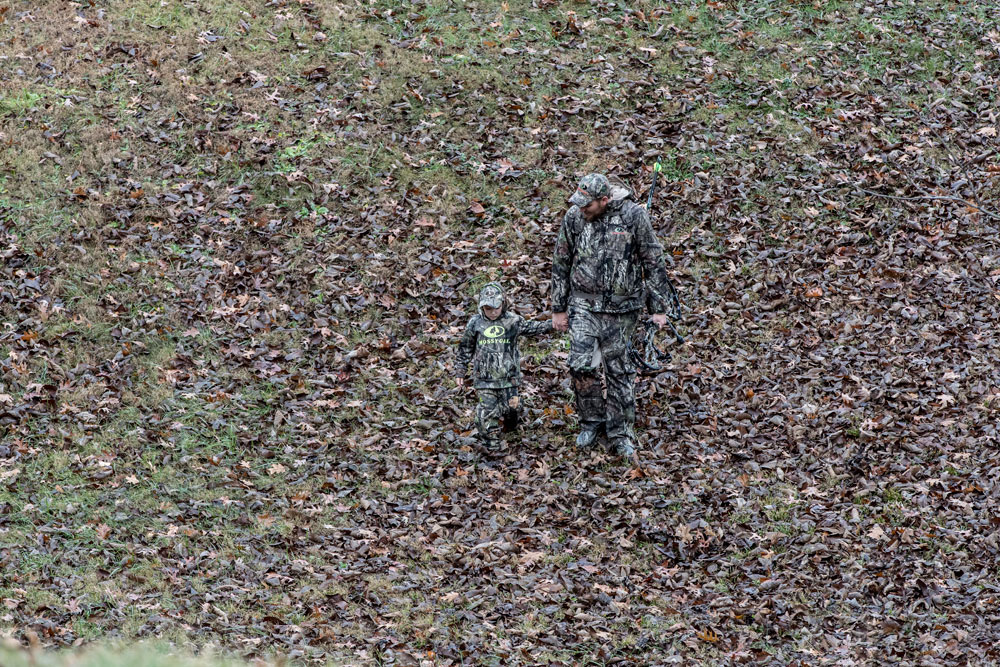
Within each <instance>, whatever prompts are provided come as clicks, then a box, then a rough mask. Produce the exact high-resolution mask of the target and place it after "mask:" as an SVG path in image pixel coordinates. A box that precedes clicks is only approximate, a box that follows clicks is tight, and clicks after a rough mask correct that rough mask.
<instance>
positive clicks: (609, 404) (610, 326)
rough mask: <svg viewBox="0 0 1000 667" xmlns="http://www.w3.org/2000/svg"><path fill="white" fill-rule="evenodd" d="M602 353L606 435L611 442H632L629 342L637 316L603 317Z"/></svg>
mask: <svg viewBox="0 0 1000 667" xmlns="http://www.w3.org/2000/svg"><path fill="white" fill-rule="evenodd" d="M602 317H603V318H604V319H605V326H604V327H603V333H604V334H605V335H604V336H603V337H602V341H601V343H602V352H603V356H604V374H605V379H606V381H607V386H608V392H607V393H608V395H607V401H606V415H607V432H608V438H609V439H610V440H612V441H615V440H620V439H623V438H624V439H628V440H630V441H634V440H635V430H634V428H635V374H636V369H635V368H634V367H633V365H632V361H631V360H630V359H629V356H628V341H629V340H630V339H631V338H632V334H633V333H634V332H635V325H636V320H637V319H638V318H637V316H636V313H624V314H620V315H610V314H609V315H604V316H602Z"/></svg>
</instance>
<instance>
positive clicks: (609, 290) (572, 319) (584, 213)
mask: <svg viewBox="0 0 1000 667" xmlns="http://www.w3.org/2000/svg"><path fill="white" fill-rule="evenodd" d="M569 203H570V204H572V207H571V208H570V209H569V211H567V213H566V215H565V217H564V218H563V222H562V227H561V228H560V230H559V238H558V240H557V241H556V249H555V254H554V257H553V259H552V326H553V327H554V328H555V329H556V330H557V331H566V330H567V329H569V332H570V350H569V372H570V376H571V377H572V381H573V391H574V393H575V395H576V411H577V415H578V416H579V419H580V434H579V435H578V436H577V439H576V444H577V446H578V447H584V448H585V447H590V446H591V445H592V444H593V443H594V440H595V439H596V437H597V434H598V432H599V431H600V430H601V429H602V428H603V429H604V430H605V432H606V434H607V436H608V439H609V440H610V442H611V444H612V446H613V447H614V449H615V451H616V452H617V453H618V454H619V455H621V456H623V457H626V458H629V459H634V458H635V432H634V428H633V427H634V424H635V373H636V369H635V368H634V367H633V366H632V364H631V361H630V359H629V355H628V353H627V347H626V346H627V343H628V341H629V340H630V339H631V337H632V333H633V332H634V331H635V326H636V321H637V320H638V317H639V313H640V312H641V310H642V308H643V306H645V307H646V309H647V310H648V311H649V313H650V314H651V315H652V319H653V322H654V323H655V324H656V326H657V327H663V326H664V325H665V324H666V323H667V316H666V314H665V313H666V309H667V304H666V302H665V300H664V296H665V295H666V294H668V291H667V290H668V288H667V281H668V279H667V272H666V266H665V264H664V261H663V248H662V246H660V244H659V242H658V241H657V240H656V234H655V233H654V232H653V227H652V226H651V225H650V222H649V215H648V214H647V213H646V209H645V208H644V207H643V206H641V205H639V204H637V203H636V202H635V201H634V200H633V195H632V192H631V191H630V190H628V189H627V188H624V187H618V186H615V187H612V185H611V183H610V181H608V179H607V177H606V176H604V175H603V174H588V175H587V176H584V177H583V179H582V180H581V181H580V185H579V187H578V188H577V189H576V192H575V193H573V196H572V197H570V198H569ZM602 367H603V369H604V378H605V382H606V384H607V397H605V395H604V392H603V391H602V386H601V378H600V375H599V372H600V369H601V368H602Z"/></svg>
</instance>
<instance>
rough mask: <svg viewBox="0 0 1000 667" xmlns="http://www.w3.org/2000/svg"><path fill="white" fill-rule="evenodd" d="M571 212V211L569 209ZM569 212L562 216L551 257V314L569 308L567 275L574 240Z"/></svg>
mask: <svg viewBox="0 0 1000 667" xmlns="http://www.w3.org/2000/svg"><path fill="white" fill-rule="evenodd" d="M570 211H572V209H570ZM570 211H567V212H566V215H565V216H563V221H562V225H561V226H560V227H559V237H558V238H557V239H556V250H555V253H553V256H552V290H551V291H552V312H553V313H565V312H566V309H567V308H569V274H570V269H571V268H572V266H573V254H574V252H575V250H576V248H575V244H576V239H575V238H574V236H573V218H572V216H571V215H570Z"/></svg>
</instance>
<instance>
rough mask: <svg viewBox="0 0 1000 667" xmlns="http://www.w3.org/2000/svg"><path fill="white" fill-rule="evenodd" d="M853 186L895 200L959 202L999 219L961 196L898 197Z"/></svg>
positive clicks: (999, 215) (995, 214) (994, 214)
mask: <svg viewBox="0 0 1000 667" xmlns="http://www.w3.org/2000/svg"><path fill="white" fill-rule="evenodd" d="M843 185H852V184H851V183H843ZM854 187H855V188H856V189H857V190H859V191H860V192H864V193H866V194H870V195H874V196H875V197H884V198H885V199H896V200H899V201H921V200H925V199H935V200H939V201H951V202H956V203H959V204H965V205H966V206H968V207H969V208H974V209H976V210H977V211H979V212H980V213H982V214H983V215H986V216H988V217H990V218H993V219H994V220H1000V213H994V212H993V211H988V210H986V209H985V208H982V207H981V206H977V205H975V204H973V203H972V202H970V201H969V200H967V199H962V198H961V197H942V196H939V195H918V196H916V197H900V196H898V195H887V194H884V193H881V192H875V191H874V190H866V189H865V188H860V187H858V186H854Z"/></svg>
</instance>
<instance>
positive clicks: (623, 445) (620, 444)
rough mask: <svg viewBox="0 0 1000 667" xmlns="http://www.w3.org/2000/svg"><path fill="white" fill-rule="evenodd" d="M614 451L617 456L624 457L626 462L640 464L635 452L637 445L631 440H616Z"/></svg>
mask: <svg viewBox="0 0 1000 667" xmlns="http://www.w3.org/2000/svg"><path fill="white" fill-rule="evenodd" d="M613 449H614V452H615V454H617V455H618V456H620V457H622V458H623V459H625V460H626V461H629V462H631V463H636V464H637V463H638V460H639V459H638V455H637V454H636V451H635V445H634V444H633V443H632V440H631V439H629V438H616V439H615V441H614V444H613Z"/></svg>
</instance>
